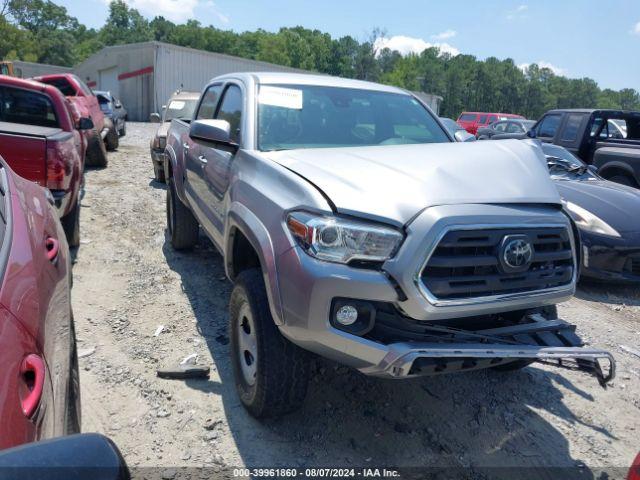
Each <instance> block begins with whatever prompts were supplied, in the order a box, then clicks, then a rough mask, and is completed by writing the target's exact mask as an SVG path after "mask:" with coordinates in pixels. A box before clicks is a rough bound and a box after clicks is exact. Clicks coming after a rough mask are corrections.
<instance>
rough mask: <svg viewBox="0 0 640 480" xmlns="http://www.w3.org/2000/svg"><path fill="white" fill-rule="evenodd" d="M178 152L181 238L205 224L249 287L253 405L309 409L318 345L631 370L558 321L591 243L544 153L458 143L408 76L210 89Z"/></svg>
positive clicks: (455, 359)
mask: <svg viewBox="0 0 640 480" xmlns="http://www.w3.org/2000/svg"><path fill="white" fill-rule="evenodd" d="M165 153H166V160H165V175H166V178H167V179H168V184H169V186H168V189H167V223H168V232H169V234H170V239H171V244H172V245H173V247H174V248H175V249H186V248H189V247H192V246H193V245H194V244H195V243H196V242H197V241H198V235H199V230H200V227H202V230H203V231H204V232H205V233H206V235H207V236H208V237H209V238H210V239H211V241H212V242H213V244H214V245H215V246H216V247H217V248H218V249H219V250H220V252H221V253H222V255H223V258H224V263H225V268H226V272H227V275H228V277H229V278H230V279H231V280H232V281H233V282H234V285H235V287H234V289H233V293H232V295H231V300H230V307H229V322H230V339H231V350H232V364H233V367H234V373H235V379H236V385H237V390H238V393H239V396H240V398H241V401H242V403H243V404H244V405H245V407H246V408H247V409H248V410H249V412H250V413H251V414H252V415H254V416H256V417H267V416H274V415H279V414H283V413H286V412H288V411H291V410H293V409H295V408H296V407H298V406H299V405H300V404H301V402H302V401H303V399H304V397H305V394H306V385H307V380H308V377H309V363H310V360H311V359H312V358H313V355H312V354H317V355H320V356H323V357H327V358H330V359H333V360H335V361H338V362H341V363H343V364H345V365H348V366H351V367H353V368H356V369H358V370H359V371H361V372H363V373H365V374H368V375H375V376H381V377H388V378H407V377H414V376H418V375H435V374H441V373H451V372H459V371H466V370H473V369H480V368H495V369H497V370H511V369H516V368H522V367H524V366H526V365H528V364H530V363H531V362H533V361H539V362H545V363H553V364H557V365H559V366H564V367H568V368H577V369H581V370H585V371H588V372H590V373H592V374H594V375H595V376H596V377H597V378H598V379H599V381H600V383H601V384H602V385H605V384H606V382H608V381H609V380H610V379H611V378H612V377H613V374H614V361H613V358H612V357H611V355H610V354H609V353H608V352H605V351H601V350H596V349H589V348H584V347H583V345H582V342H581V341H580V338H579V337H578V336H577V335H576V333H575V326H573V325H570V324H568V323H566V322H564V321H563V320H560V319H558V317H557V311H556V308H555V304H556V303H558V302H561V301H563V300H566V299H568V298H570V297H571V296H572V295H573V293H574V291H575V286H576V276H577V274H578V271H577V269H578V265H579V261H578V258H577V255H578V254H579V253H578V252H579V248H578V242H579V238H578V234H577V230H576V228H575V225H573V223H572V221H571V219H570V218H569V216H568V215H566V214H565V212H564V211H563V209H562V206H561V200H560V197H559V196H558V192H557V191H556V188H555V187H554V185H553V183H552V181H551V180H550V178H549V173H548V171H547V167H546V162H545V157H544V155H543V154H542V152H541V150H540V149H539V148H538V147H536V146H532V145H528V144H526V143H524V142H518V141H516V140H514V141H507V142H475V143H461V142H456V138H455V137H454V136H451V134H449V133H447V131H446V130H445V128H444V127H443V125H442V124H441V123H440V121H439V120H438V118H437V117H436V116H435V115H434V114H433V113H432V112H431V111H430V110H429V108H428V107H427V106H425V105H424V104H423V103H421V101H420V100H419V99H417V98H415V97H414V96H412V95H411V94H409V93H407V92H405V91H403V90H399V89H397V88H393V87H389V86H383V85H377V84H373V83H367V82H360V81H354V80H345V79H338V78H332V77H327V76H312V75H301V74H283V73H244V74H236V75H226V76H223V77H218V78H215V79H213V80H212V81H211V82H210V83H209V84H208V85H207V86H206V88H205V89H204V91H203V93H202V95H201V98H200V100H199V103H198V107H197V108H196V111H195V113H194V116H193V119H192V120H191V121H184V120H173V122H172V123H171V127H170V128H169V132H168V137H167V146H166V150H165ZM601 361H604V362H605V363H608V365H604V364H602V367H601Z"/></svg>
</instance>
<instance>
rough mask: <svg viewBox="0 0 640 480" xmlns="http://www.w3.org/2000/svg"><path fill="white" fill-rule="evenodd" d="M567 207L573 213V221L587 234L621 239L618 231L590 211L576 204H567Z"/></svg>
mask: <svg viewBox="0 0 640 480" xmlns="http://www.w3.org/2000/svg"><path fill="white" fill-rule="evenodd" d="M566 207H567V210H569V212H571V213H572V216H573V219H574V220H575V222H576V225H578V228H582V229H584V230H586V231H587V232H593V233H599V234H601V235H608V236H610V237H619V236H620V234H619V233H618V231H617V230H616V229H615V228H613V227H612V226H611V225H609V224H608V223H607V222H605V221H604V220H602V219H601V218H600V217H597V216H596V215H594V214H593V213H591V212H590V211H589V210H585V209H584V208H582V207H579V206H578V205H576V204H575V203H571V202H566Z"/></svg>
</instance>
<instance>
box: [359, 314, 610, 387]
mask: <svg viewBox="0 0 640 480" xmlns="http://www.w3.org/2000/svg"><path fill="white" fill-rule="evenodd" d="M528 320H529V321H528V322H526V323H523V324H518V325H513V326H507V327H499V328H493V329H487V330H479V331H473V332H472V331H465V330H460V329H453V328H447V327H440V326H434V327H433V333H434V337H436V336H440V337H442V340H440V341H434V342H400V343H393V344H390V345H388V346H387V347H388V352H387V354H386V355H385V357H384V358H383V360H382V361H381V362H380V363H379V364H378V365H375V366H371V367H367V368H364V369H361V371H362V373H365V374H367V375H373V376H380V377H387V378H389V377H390V378H407V377H417V376H429V375H438V374H444V373H454V372H461V371H468V370H478V369H483V368H491V367H496V366H499V365H506V364H509V363H513V362H515V361H525V362H527V361H531V362H540V363H544V364H549V365H553V366H556V367H560V368H566V369H571V370H580V371H583V372H586V373H589V374H591V375H593V376H595V377H596V378H597V380H598V382H599V383H600V385H601V386H602V387H606V385H607V384H608V383H609V382H610V381H611V380H613V378H614V377H615V370H616V362H615V359H614V357H613V355H612V354H611V353H609V352H607V351H606V350H600V349H593V348H586V347H584V346H583V344H582V341H581V340H580V338H579V337H578V336H577V335H576V334H575V326H573V325H571V324H569V323H567V322H565V321H563V320H559V319H554V320H547V319H545V318H544V317H542V316H541V315H539V314H532V315H529V316H528ZM601 362H603V363H604V364H605V365H603V363H601ZM603 367H604V368H603Z"/></svg>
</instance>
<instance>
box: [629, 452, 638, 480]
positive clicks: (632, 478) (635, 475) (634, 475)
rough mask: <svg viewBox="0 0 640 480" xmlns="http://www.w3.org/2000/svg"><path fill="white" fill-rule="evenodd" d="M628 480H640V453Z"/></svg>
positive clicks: (630, 469)
mask: <svg viewBox="0 0 640 480" xmlns="http://www.w3.org/2000/svg"><path fill="white" fill-rule="evenodd" d="M626 480H640V453H638V455H636V458H635V460H634V461H633V463H632V464H631V468H629V473H628V474H627V479H626Z"/></svg>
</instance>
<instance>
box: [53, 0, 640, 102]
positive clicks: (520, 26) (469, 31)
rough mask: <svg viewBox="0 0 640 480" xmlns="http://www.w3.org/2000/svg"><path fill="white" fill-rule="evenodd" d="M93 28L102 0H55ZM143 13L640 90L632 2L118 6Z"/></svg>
mask: <svg viewBox="0 0 640 480" xmlns="http://www.w3.org/2000/svg"><path fill="white" fill-rule="evenodd" d="M53 1H54V2H55V3H57V4H60V5H64V6H65V7H66V8H67V10H68V11H69V14H70V15H73V16H75V17H77V18H78V19H79V20H80V21H81V22H82V23H84V24H85V25H87V26H89V27H94V28H99V27H101V26H102V25H103V24H104V21H105V19H106V17H107V14H108V3H109V2H108V0H53ZM125 1H126V2H127V3H128V4H129V5H130V6H132V7H134V8H137V9H138V10H139V11H140V13H142V14H143V15H144V16H145V17H147V18H149V19H151V18H153V17H154V16H156V15H163V16H164V17H165V18H167V19H169V20H172V21H174V22H176V23H184V22H186V21H187V20H188V19H191V18H195V19H196V20H198V21H199V22H200V23H202V24H203V25H214V26H215V27H218V28H222V29H228V30H234V31H236V32H243V31H246V30H256V29H258V28H262V29H264V30H268V31H277V30H278V29H279V28H280V27H294V26H298V25H301V26H303V27H306V28H311V29H318V30H321V31H323V32H328V33H330V34H331V35H332V36H333V37H340V36H344V35H351V36H353V37H354V38H356V39H358V40H365V39H367V38H368V36H369V34H370V32H371V31H372V30H373V29H374V28H376V27H379V28H381V29H382V30H383V31H385V32H386V36H385V37H386V38H385V39H384V40H383V43H384V45H386V46H389V47H391V48H394V49H396V50H399V51H401V52H402V53H406V52H410V51H413V52H419V51H421V50H422V49H424V48H426V47H428V46H431V45H438V46H440V47H441V48H442V49H443V50H445V51H448V52H450V53H452V54H454V55H455V54H458V53H464V54H471V55H475V56H476V57H478V58H481V59H484V58H486V57H490V56H495V57H497V58H499V59H503V58H512V59H514V61H515V62H516V64H517V65H520V66H523V67H524V66H526V65H527V64H530V63H534V62H535V63H538V64H539V65H541V66H546V67H549V68H551V69H553V70H554V71H555V72H557V73H558V74H561V75H566V76H568V77H572V78H582V77H590V78H593V79H594V80H596V81H597V82H598V84H599V85H600V86H601V87H602V88H613V89H616V90H618V89H621V88H625V87H631V88H635V89H636V90H638V91H640V1H639V0H529V1H526V0H483V1H478V0H457V1H455V2H451V1H445V0H437V1H436V0H395V1H393V2H389V1H384V2H382V1H379V0H321V1H318V0H313V1H312V0H269V1H268V2H267V1H260V0H125Z"/></svg>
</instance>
